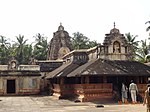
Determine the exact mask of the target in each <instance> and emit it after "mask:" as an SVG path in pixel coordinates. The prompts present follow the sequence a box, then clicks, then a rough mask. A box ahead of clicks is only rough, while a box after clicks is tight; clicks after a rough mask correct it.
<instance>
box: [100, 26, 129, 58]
mask: <svg viewBox="0 0 150 112" xmlns="http://www.w3.org/2000/svg"><path fill="white" fill-rule="evenodd" d="M129 50H130V47H129V44H128V43H127V40H126V38H125V36H124V35H123V34H121V33H120V31H119V29H117V28H116V27H115V23H114V28H113V29H111V30H110V33H109V34H105V39H104V42H103V46H101V47H100V57H101V58H105V59H109V60H130V58H131V56H130V52H129Z"/></svg>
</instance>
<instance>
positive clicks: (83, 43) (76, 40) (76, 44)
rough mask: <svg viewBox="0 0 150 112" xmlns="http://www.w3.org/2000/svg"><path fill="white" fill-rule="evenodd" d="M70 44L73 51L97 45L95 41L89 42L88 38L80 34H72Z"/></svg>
mask: <svg viewBox="0 0 150 112" xmlns="http://www.w3.org/2000/svg"><path fill="white" fill-rule="evenodd" d="M71 42H72V45H73V48H74V49H88V48H91V47H94V46H96V45H98V43H97V42H96V41H90V39H89V38H88V37H86V36H84V35H83V34H82V33H80V32H75V33H73V37H72V38H71Z"/></svg>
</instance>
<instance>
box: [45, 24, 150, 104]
mask: <svg viewBox="0 0 150 112" xmlns="http://www.w3.org/2000/svg"><path fill="white" fill-rule="evenodd" d="M130 51H131V47H130V46H129V44H128V43H127V40H126V39H125V36H124V35H123V34H121V33H120V31H119V29H117V28H116V27H115V24H114V28H113V29H111V30H110V33H108V34H106V35H105V38H104V42H103V44H102V45H98V46H95V47H93V48H90V49H80V50H73V51H71V52H69V53H67V54H66V55H64V56H63V57H62V59H63V64H62V65H61V66H60V67H58V68H56V69H55V70H53V71H51V72H49V73H47V74H46V79H47V80H48V81H49V83H50V84H52V87H53V88H52V89H53V91H54V94H53V95H55V96H57V97H58V98H66V99H68V98H70V97H72V98H75V99H76V100H80V101H83V102H84V101H95V100H98V101H104V100H105V101H110V100H116V101H118V100H119V99H120V95H121V85H122V83H125V84H126V85H127V86H129V84H130V81H131V80H134V81H135V83H136V84H137V86H138V89H139V94H140V96H141V97H143V95H144V91H145V89H146V83H147V78H148V77H149V76H150V67H149V66H147V65H145V64H142V63H140V62H137V61H132V60H131V59H132V53H131V52H130Z"/></svg>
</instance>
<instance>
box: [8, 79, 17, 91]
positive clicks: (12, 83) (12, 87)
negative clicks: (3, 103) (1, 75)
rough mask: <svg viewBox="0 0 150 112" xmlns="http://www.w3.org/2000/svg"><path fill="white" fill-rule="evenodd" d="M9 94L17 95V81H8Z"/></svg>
mask: <svg viewBox="0 0 150 112" xmlns="http://www.w3.org/2000/svg"><path fill="white" fill-rule="evenodd" d="M7 93H8V94H9V93H16V84H15V80H7Z"/></svg>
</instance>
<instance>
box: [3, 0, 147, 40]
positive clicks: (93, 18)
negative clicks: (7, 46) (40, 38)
mask: <svg viewBox="0 0 150 112" xmlns="http://www.w3.org/2000/svg"><path fill="white" fill-rule="evenodd" d="M148 20H149V21H150V0H0V35H3V36H6V37H7V38H10V39H11V40H15V36H18V35H19V34H22V35H24V36H25V38H26V39H28V40H29V42H33V40H34V38H33V36H35V35H36V34H37V33H41V34H44V35H45V36H47V37H48V41H50V39H51V38H52V37H53V32H55V31H57V29H58V26H59V25H60V22H61V23H62V25H63V26H64V28H65V30H66V31H68V33H69V34H70V36H72V33H74V32H77V31H79V32H80V33H83V34H84V35H85V36H87V37H89V38H90V39H91V40H97V41H98V42H100V43H102V42H103V40H104V37H105V34H106V33H109V32H110V30H111V29H112V28H113V23H114V22H115V23H116V28H118V29H119V30H120V32H121V33H123V34H125V33H128V32H131V34H133V35H138V38H137V39H138V40H142V39H147V38H148V32H146V27H147V25H145V22H146V21H148Z"/></svg>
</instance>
